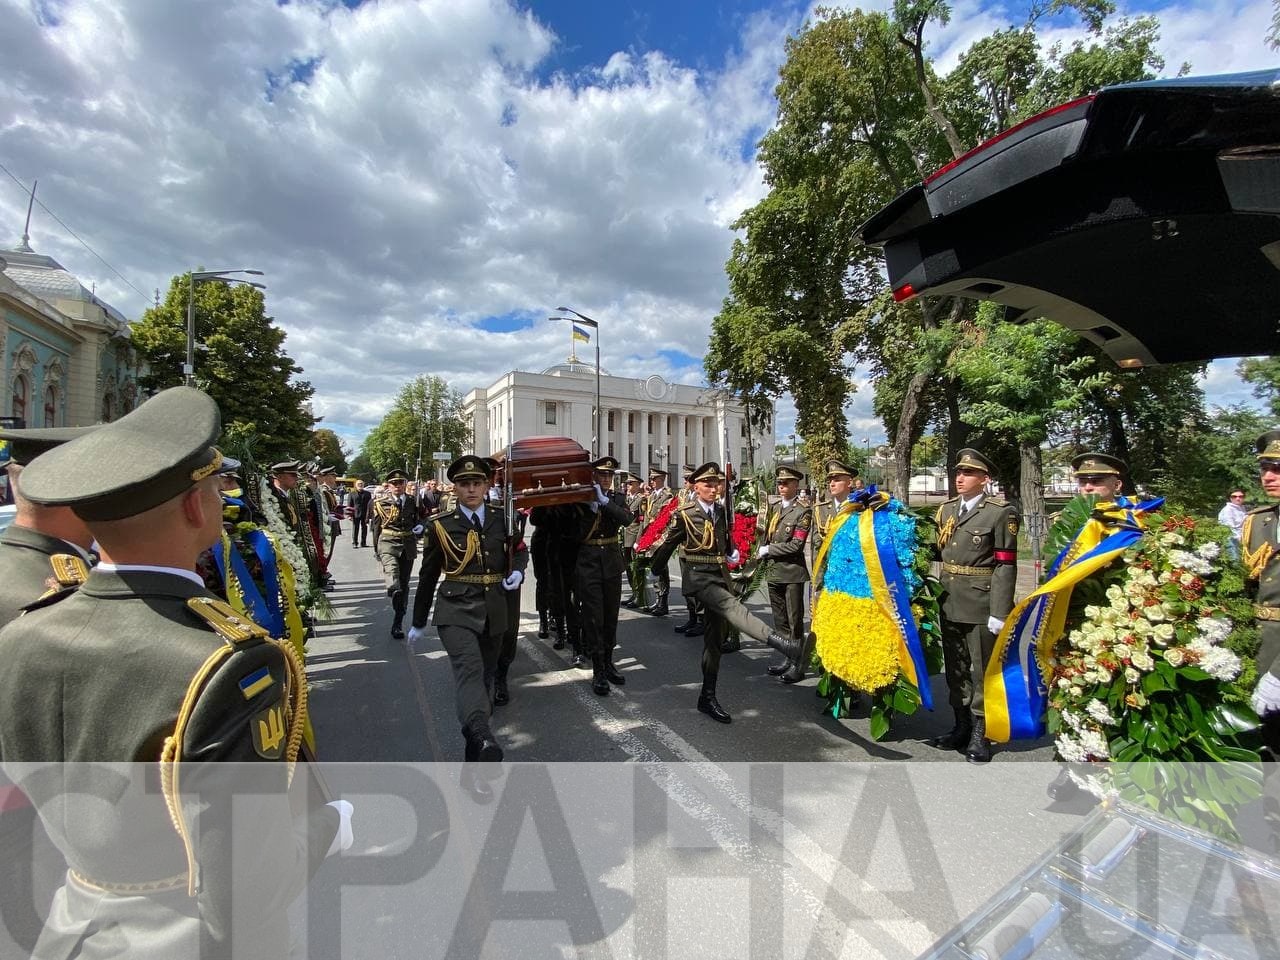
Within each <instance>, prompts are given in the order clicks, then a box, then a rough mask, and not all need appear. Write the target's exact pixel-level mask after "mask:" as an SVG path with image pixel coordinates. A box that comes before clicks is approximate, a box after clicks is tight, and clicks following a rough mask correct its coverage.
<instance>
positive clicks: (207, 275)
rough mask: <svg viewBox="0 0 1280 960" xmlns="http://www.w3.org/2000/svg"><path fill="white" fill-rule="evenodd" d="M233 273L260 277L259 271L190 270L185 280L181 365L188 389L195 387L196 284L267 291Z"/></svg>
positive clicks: (262, 286) (259, 285)
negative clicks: (221, 282)
mask: <svg viewBox="0 0 1280 960" xmlns="http://www.w3.org/2000/svg"><path fill="white" fill-rule="evenodd" d="M233 273H247V274H249V275H250V276H254V277H260V276H262V271H261V270H249V269H244V270H192V271H191V274H190V276H189V277H188V278H187V362H186V363H184V364H183V365H182V376H183V382H185V383H186V385H187V386H188V387H194V386H195V385H196V284H197V283H201V282H203V281H205V280H226V281H227V282H228V283H246V284H248V285H249V286H251V287H257V288H258V289H259V290H265V289H267V288H266V287H265V286H264V285H263V284H261V283H254V282H253V281H252V280H241V279H240V278H239V277H233V276H231V274H233Z"/></svg>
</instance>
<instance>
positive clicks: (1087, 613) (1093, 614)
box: [1084, 604, 1101, 620]
mask: <svg viewBox="0 0 1280 960" xmlns="http://www.w3.org/2000/svg"><path fill="white" fill-rule="evenodd" d="M1100 611H1101V607H1095V606H1094V605H1093V604H1089V606H1087V607H1085V608H1084V618H1085V619H1086V620H1097V619H1098V614H1099V612H1100Z"/></svg>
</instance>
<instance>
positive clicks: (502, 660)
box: [485, 457, 529, 707]
mask: <svg viewBox="0 0 1280 960" xmlns="http://www.w3.org/2000/svg"><path fill="white" fill-rule="evenodd" d="M485 463H486V465H487V466H488V467H489V478H490V479H489V483H490V489H492V488H493V487H494V486H497V487H498V489H499V490H500V491H501V492H500V495H499V497H498V499H497V500H496V501H493V500H491V501H490V502H496V503H497V504H499V505H501V504H502V501H503V498H504V497H505V496H506V491H505V489H504V488H503V487H502V474H501V473H500V469H501V465H500V464H499V463H498V461H496V460H494V459H493V458H492V457H485ZM528 519H529V515H528V513H527V512H526V511H524V510H517V511H516V513H515V530H514V534H515V540H516V542H517V543H524V531H525V524H526V522H527V521H528ZM519 641H520V587H516V588H515V589H514V590H508V591H507V629H506V630H504V631H503V633H502V646H501V648H499V650H498V663H497V666H496V667H495V668H494V673H493V678H492V680H493V705H494V706H495V707H500V706H505V705H506V704H508V703H510V702H511V693H510V691H509V690H508V689H507V674H508V673H509V672H510V671H511V664H513V663H515V661H516V650H517V645H518V644H519ZM486 683H488V679H486Z"/></svg>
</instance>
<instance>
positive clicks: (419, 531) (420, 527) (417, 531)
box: [413, 524, 423, 537]
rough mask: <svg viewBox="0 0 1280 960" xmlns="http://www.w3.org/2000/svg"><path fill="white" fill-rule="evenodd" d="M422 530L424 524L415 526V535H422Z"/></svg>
mask: <svg viewBox="0 0 1280 960" xmlns="http://www.w3.org/2000/svg"><path fill="white" fill-rule="evenodd" d="M422 530H423V526H422V524H418V525H417V526H416V527H414V528H413V535H414V536H415V537H420V536H422Z"/></svg>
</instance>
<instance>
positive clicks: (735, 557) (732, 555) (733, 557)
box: [725, 549, 738, 566]
mask: <svg viewBox="0 0 1280 960" xmlns="http://www.w3.org/2000/svg"><path fill="white" fill-rule="evenodd" d="M725 559H726V560H728V561H729V563H730V564H731V565H735V566H736V565H737V563H738V551H737V550H736V549H735V550H734V551H733V552H732V553H730V554H729V555H728V556H727V557H725Z"/></svg>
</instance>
